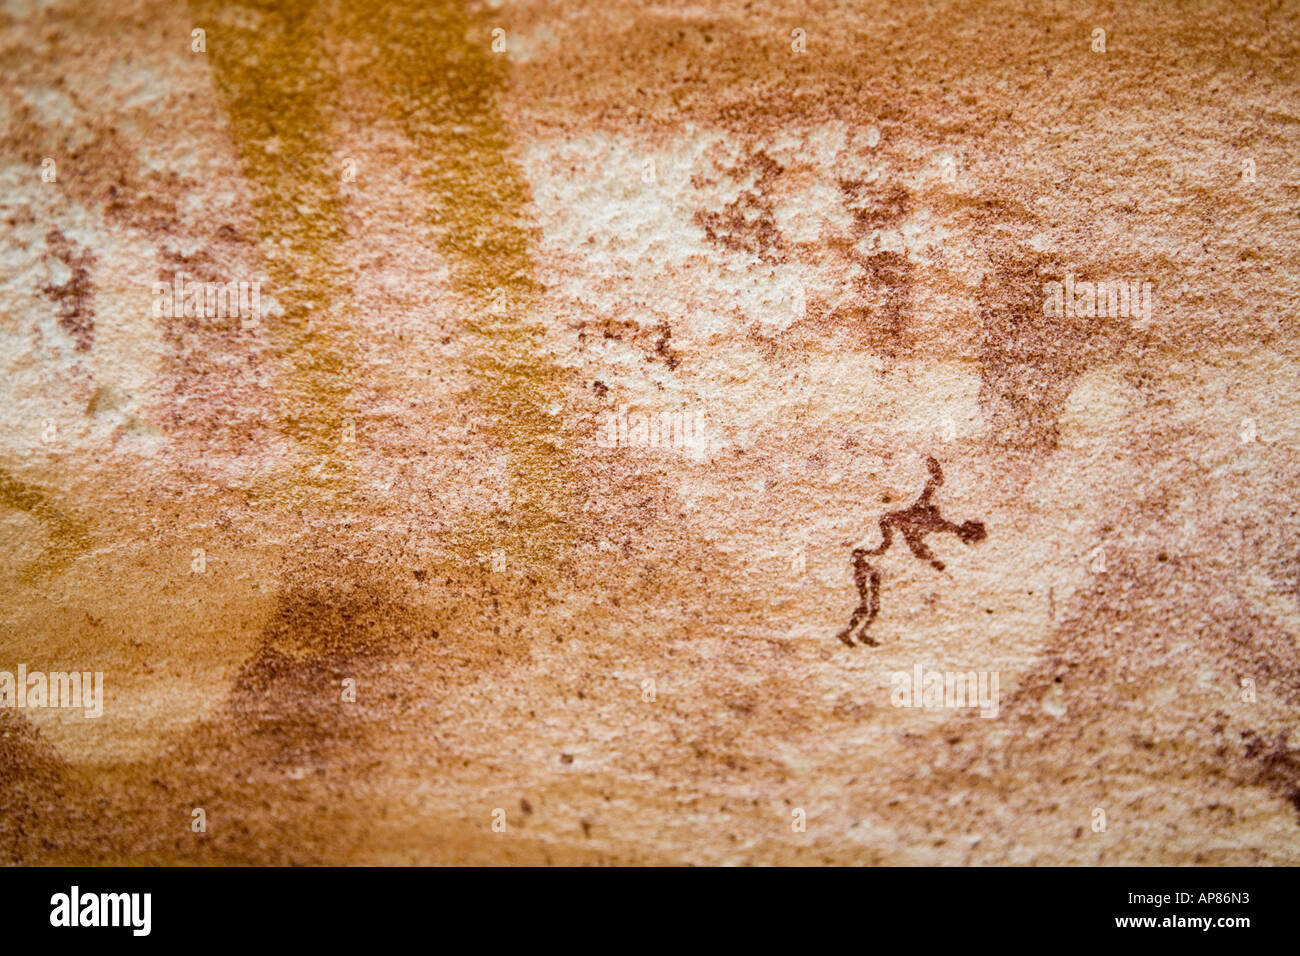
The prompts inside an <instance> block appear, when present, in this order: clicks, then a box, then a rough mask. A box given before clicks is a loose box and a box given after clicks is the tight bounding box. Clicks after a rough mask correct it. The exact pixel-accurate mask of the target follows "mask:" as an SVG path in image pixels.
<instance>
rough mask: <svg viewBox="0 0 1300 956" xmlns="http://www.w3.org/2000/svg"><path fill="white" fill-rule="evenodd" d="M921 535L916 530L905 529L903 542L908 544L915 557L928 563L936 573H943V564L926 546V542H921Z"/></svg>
mask: <svg viewBox="0 0 1300 956" xmlns="http://www.w3.org/2000/svg"><path fill="white" fill-rule="evenodd" d="M921 534H922V533H921V532H919V531H917V530H916V529H915V528H910V527H909V528H905V529H904V530H903V540H904V541H906V542H907V546H908V548H909V549H911V552H912V553H913V554H914V555H916V556H917V557H918V558H920V559H921V560H922V561H928V562H929V563H930V565H931V566H932V567H933V568H934V569H935V570H936V571H942V570H943V568H944V564H943V562H942V561H940V560H939V559H938V558H936V557H935V556H934V552H933V551H931V550H930V549H929V548H927V547H926V546H925V542H924V541H923V540H921Z"/></svg>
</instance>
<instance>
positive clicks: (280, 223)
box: [191, 0, 355, 486]
mask: <svg viewBox="0 0 1300 956" xmlns="http://www.w3.org/2000/svg"><path fill="white" fill-rule="evenodd" d="M320 6H321V5H320V4H318V3H317V2H315V0H274V2H271V0H260V2H254V3H249V4H244V5H241V6H240V7H237V8H236V7H227V6H225V5H223V4H220V3H216V2H212V0H193V2H192V3H191V9H192V10H193V11H194V13H195V15H196V17H197V18H198V20H199V22H201V23H203V24H204V25H205V27H206V29H207V46H208V51H209V52H208V55H209V57H210V58H211V63H212V71H213V77H214V81H215V84H216V87H217V90H218V92H219V93H220V95H221V98H222V100H223V102H224V104H225V108H226V112H227V114H228V116H229V119H230V126H231V135H232V138H233V140H234V146H235V149H236V151H237V152H238V155H239V159H240V163H241V166H242V169H243V172H244V176H245V177H246V179H247V181H248V184H249V188H250V189H251V191H252V198H253V207H254V214H255V217H256V220H257V227H258V241H259V243H260V246H261V251H262V256H263V267H264V268H265V270H266V276H267V279H268V282H267V284H266V286H265V287H264V289H265V292H266V293H268V294H269V295H270V296H272V297H273V298H274V299H275V301H276V302H277V303H278V304H279V305H280V306H281V307H282V308H283V310H284V311H283V314H282V315H269V316H265V317H263V319H262V323H263V325H264V326H265V329H266V334H267V335H268V336H269V337H270V339H271V342H272V343H273V352H274V353H275V356H276V358H277V359H278V360H279V361H281V362H282V363H283V364H284V366H285V367H286V372H285V379H284V381H282V383H281V387H280V390H279V391H280V410H279V419H280V424H281V427H282V428H283V429H284V431H285V432H286V433H287V434H288V435H289V436H291V437H292V438H293V439H294V441H295V442H296V444H297V446H298V448H299V449H300V451H301V452H302V453H303V456H304V459H306V460H305V461H304V462H303V464H307V465H316V466H318V468H319V471H317V470H316V469H312V470H307V471H303V472H300V475H301V479H300V480H307V481H310V482H312V483H319V484H323V485H329V486H335V485H339V484H340V483H347V475H348V474H349V472H348V466H347V465H348V463H347V450H348V446H347V445H346V444H345V443H344V441H343V439H344V435H345V427H346V423H347V420H348V417H349V404H350V402H351V400H352V394H353V369H354V364H355V363H354V343H353V335H352V329H351V325H350V322H349V315H348V313H349V311H350V308H351V296H350V283H349V277H348V275H347V272H346V270H345V269H344V268H343V267H342V266H341V265H339V262H338V259H339V257H338V252H339V246H340V243H341V242H342V241H343V239H344V237H345V227H344V223H343V203H342V199H341V197H340V195H339V182H340V174H341V169H342V166H341V161H340V160H339V159H338V158H337V157H336V156H335V155H334V152H333V150H332V148H331V145H330V140H329V130H328V127H329V118H328V105H329V104H330V103H331V102H332V98H333V94H334V91H335V89H336V87H337V77H336V76H335V75H334V73H333V71H332V67H331V61H330V58H329V57H328V56H326V55H324V53H323V51H324V49H325V46H326V44H325V42H324V40H323V37H322V33H321V27H322V24H321V23H320V22H319V18H318V16H317V14H318V12H327V11H318V7H320ZM322 104H326V105H324V106H323V105H322Z"/></svg>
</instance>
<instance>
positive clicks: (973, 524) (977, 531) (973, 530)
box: [957, 521, 988, 544]
mask: <svg viewBox="0 0 1300 956" xmlns="http://www.w3.org/2000/svg"><path fill="white" fill-rule="evenodd" d="M957 534H959V535H960V536H961V539H962V540H963V541H965V542H966V543H967V544H971V543H972V542H974V541H983V540H984V539H985V538H986V537H987V536H988V532H987V531H985V530H984V522H982V521H963V522H962V523H961V527H960V528H958V529H957Z"/></svg>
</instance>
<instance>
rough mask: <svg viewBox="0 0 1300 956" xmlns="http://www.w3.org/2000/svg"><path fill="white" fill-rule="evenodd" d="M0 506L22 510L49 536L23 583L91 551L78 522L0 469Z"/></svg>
mask: <svg viewBox="0 0 1300 956" xmlns="http://www.w3.org/2000/svg"><path fill="white" fill-rule="evenodd" d="M0 506H2V507H6V508H13V509H14V510H16V511H23V512H26V513H27V514H30V515H31V516H32V517H34V518H36V519H37V520H38V521H40V522H41V524H42V525H44V527H45V531H46V533H47V534H48V535H49V536H50V544H49V545H48V546H47V547H46V548H45V550H44V551H42V552H41V554H40V555H39V556H38V557H37V558H36V560H35V561H33V562H32V563H31V564H30V565H29V566H28V567H26V568H25V569H23V572H22V580H23V581H24V582H26V583H31V582H34V581H38V580H40V579H41V578H42V577H44V576H45V575H48V574H54V573H56V572H58V571H61V570H63V569H64V568H65V567H67V565H68V564H69V563H70V562H71V561H72V559H73V558H75V557H77V556H78V555H80V554H84V553H85V552H86V551H88V550H89V549H90V535H89V534H88V533H87V531H86V529H85V527H84V526H83V525H82V524H81V523H80V522H78V521H76V520H74V519H72V518H70V517H68V516H67V515H65V514H64V513H63V512H62V511H60V510H59V509H58V508H56V507H54V505H52V504H50V502H49V499H48V498H46V496H45V493H44V492H43V491H41V490H40V489H39V488H35V487H33V486H32V485H29V484H27V483H26V482H24V481H20V480H19V479H17V478H15V477H14V476H13V475H11V474H9V472H8V471H5V470H4V469H0Z"/></svg>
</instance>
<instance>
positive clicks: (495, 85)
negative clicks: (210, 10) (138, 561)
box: [354, 0, 578, 570]
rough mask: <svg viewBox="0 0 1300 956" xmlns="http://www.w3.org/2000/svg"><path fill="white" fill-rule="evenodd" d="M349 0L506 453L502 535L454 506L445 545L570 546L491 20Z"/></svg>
mask: <svg viewBox="0 0 1300 956" xmlns="http://www.w3.org/2000/svg"><path fill="white" fill-rule="evenodd" d="M354 11H355V16H356V27H357V30H358V31H365V32H368V33H369V34H370V35H371V36H372V37H373V40H374V47H375V49H376V50H378V51H380V52H381V54H382V60H381V61H380V62H379V63H377V64H376V65H375V66H376V70H377V72H378V75H379V76H380V77H381V79H380V82H382V83H383V84H384V85H385V87H386V90H385V93H386V99H387V102H389V103H390V104H391V106H392V109H393V110H394V111H395V114H396V116H397V119H398V121H399V122H400V124H401V127H402V129H403V130H404V132H405V133H406V135H407V137H408V138H409V139H410V140H411V142H412V143H413V144H414V145H415V147H416V149H417V151H418V154H419V156H420V158H421V160H422V162H423V182H424V186H425V189H426V190H427V192H428V208H427V215H428V216H430V218H431V219H432V220H433V223H434V226H435V230H436V235H437V241H438V245H439V248H440V251H441V252H442V253H443V254H444V255H445V256H446V257H447V259H448V261H449V266H450V269H451V272H452V281H453V284H454V286H455V290H456V292H457V294H458V295H459V297H460V299H461V301H462V302H463V304H464V315H465V328H466V331H467V333H468V334H469V335H470V336H471V337H472V343H471V356H472V357H471V367H472V371H473V374H474V379H475V382H476V395H475V400H476V402H477V404H478V405H479V408H480V410H481V413H482V415H483V416H484V418H485V419H486V422H487V425H488V427H487V432H488V434H489V435H490V436H491V438H492V439H493V441H494V442H495V443H496V444H497V445H498V446H500V447H501V448H502V449H503V450H504V452H505V454H506V460H507V461H508V468H509V476H508V488H509V493H510V499H511V504H510V517H509V523H508V527H507V529H506V530H505V535H504V540H502V534H501V531H500V529H499V528H498V527H497V524H496V521H495V520H494V519H493V518H492V516H491V515H485V516H479V517H477V518H476V517H475V516H472V515H465V516H463V519H464V521H465V522H466V524H465V526H464V527H463V528H462V530H460V531H458V532H457V534H456V535H455V536H454V537H455V538H456V539H457V540H455V541H454V547H456V548H457V549H459V550H465V551H475V550H481V549H485V548H488V547H504V548H505V550H506V551H507V553H508V555H509V556H510V560H513V561H516V562H521V563H523V564H525V565H526V566H527V567H528V568H529V569H531V570H542V569H544V568H546V567H549V566H551V565H553V564H554V562H555V561H556V560H558V559H559V558H560V557H561V556H562V555H563V553H564V552H565V551H566V549H567V547H568V545H569V542H570V540H571V537H572V533H573V532H572V527H571V516H572V515H573V514H574V513H576V511H577V510H578V508H577V491H576V482H575V481H574V479H573V466H572V458H571V454H570V453H569V452H567V451H566V449H565V448H564V446H563V442H562V438H561V435H560V422H559V418H558V416H552V415H551V414H550V413H549V412H548V408H550V407H551V406H553V405H554V404H555V403H557V402H558V400H559V399H560V397H561V395H562V383H561V380H560V377H559V375H558V373H557V371H556V369H555V368H554V366H553V365H552V364H551V363H549V362H548V361H546V359H545V358H544V356H543V348H544V341H543V336H542V334H541V331H540V329H539V328H538V327H537V326H536V324H534V323H531V322H529V320H528V317H529V315H530V313H531V312H532V311H533V309H534V308H535V306H536V303H537V298H538V294H539V291H540V290H539V288H538V285H537V282H536V280H535V278H534V273H535V267H534V262H533V256H532V244H533V237H534V233H535V227H534V226H533V224H532V222H531V219H530V216H529V213H528V204H529V202H530V201H531V195H530V192H529V188H528V184H527V182H526V181H525V179H524V177H523V175H522V173H521V172H520V170H519V169H518V167H517V166H516V164H515V163H514V162H513V160H512V159H511V157H510V155H509V145H510V134H509V130H508V129H507V127H506V124H505V123H504V121H503V120H502V118H501V116H500V114H499V112H498V111H497V107H496V100H497V96H498V93H499V91H500V89H501V88H502V87H503V85H504V83H505V68H504V67H505V57H504V56H500V55H497V54H494V53H492V51H491V43H492V37H491V29H492V24H491V23H489V22H487V21H486V20H483V19H480V17H478V16H477V15H473V14H471V13H468V12H467V11H465V10H464V9H462V8H461V6H460V5H459V4H457V3H427V2H416V0H384V2H378V3H372V4H367V5H365V6H364V7H362V8H360V9H359V10H357V9H356V8H354Z"/></svg>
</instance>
